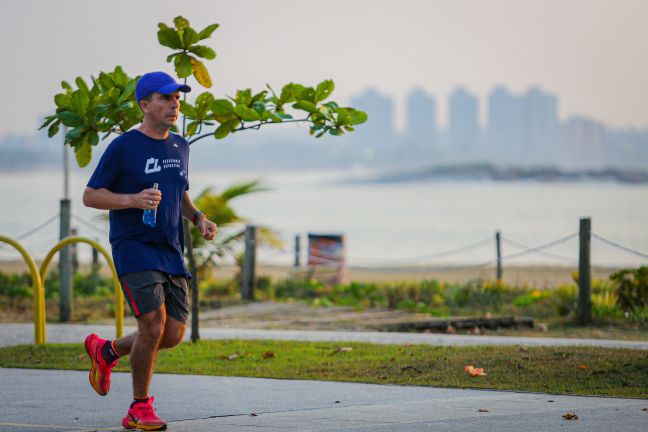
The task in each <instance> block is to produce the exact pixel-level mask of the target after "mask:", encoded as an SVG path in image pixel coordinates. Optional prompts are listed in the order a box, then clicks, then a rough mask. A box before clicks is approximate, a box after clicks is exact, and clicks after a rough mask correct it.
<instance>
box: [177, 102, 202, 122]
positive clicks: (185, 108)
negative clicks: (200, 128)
mask: <svg viewBox="0 0 648 432" xmlns="http://www.w3.org/2000/svg"><path fill="white" fill-rule="evenodd" d="M180 112H181V113H182V114H184V115H185V116H187V117H189V118H192V119H195V118H198V114H197V113H196V109H195V108H194V107H193V106H191V104H189V103H188V102H185V101H180Z"/></svg>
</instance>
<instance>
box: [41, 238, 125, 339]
mask: <svg viewBox="0 0 648 432" xmlns="http://www.w3.org/2000/svg"><path fill="white" fill-rule="evenodd" d="M72 243H87V244H89V245H90V246H92V247H93V248H95V249H96V250H97V251H99V253H101V255H103V256H104V258H105V259H106V261H107V262H108V266H109V267H110V270H111V271H112V275H113V280H114V281H115V334H116V335H117V337H118V338H120V337H122V336H123V335H124V295H123V294H122V290H121V285H120V284H119V278H118V277H117V270H115V264H114V263H113V260H112V257H111V256H110V254H109V253H108V252H107V251H106V249H104V248H103V247H102V246H101V245H100V244H99V243H97V242H96V241H94V240H90V239H88V238H85V237H66V238H64V239H63V240H61V241H60V242H58V243H57V244H56V245H55V246H54V247H53V248H52V249H51V250H50V251H49V253H48V254H47V256H46V257H45V259H44V260H43V263H42V264H41V268H40V279H41V280H42V281H43V283H45V276H46V274H47V268H48V267H49V264H50V262H51V261H52V258H53V257H54V255H55V254H56V253H57V252H58V251H59V250H61V249H63V248H64V247H65V246H68V245H70V244H72ZM44 304H45V303H44V302H43V310H42V316H43V318H44V316H45V306H44ZM43 334H45V327H43Z"/></svg>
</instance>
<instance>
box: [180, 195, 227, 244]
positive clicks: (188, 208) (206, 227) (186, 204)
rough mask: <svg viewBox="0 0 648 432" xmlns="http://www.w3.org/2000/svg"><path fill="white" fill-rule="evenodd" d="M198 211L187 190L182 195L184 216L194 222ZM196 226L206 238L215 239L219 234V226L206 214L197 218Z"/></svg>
mask: <svg viewBox="0 0 648 432" xmlns="http://www.w3.org/2000/svg"><path fill="white" fill-rule="evenodd" d="M198 211H199V210H198V208H197V207H196V206H195V205H194V203H193V201H192V200H191V197H190V196H189V193H188V192H187V191H185V193H184V194H183V195H182V216H184V217H185V218H186V219H189V220H190V221H192V222H193V217H194V215H195V214H196V213H198ZM196 228H198V231H200V235H202V236H203V238H204V239H205V240H214V237H215V236H216V234H218V227H217V226H216V224H215V223H214V222H212V221H210V220H208V219H207V218H206V217H205V215H204V214H201V215H200V217H199V218H198V219H196Z"/></svg>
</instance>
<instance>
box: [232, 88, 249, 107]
mask: <svg viewBox="0 0 648 432" xmlns="http://www.w3.org/2000/svg"><path fill="white" fill-rule="evenodd" d="M234 101H235V102H236V104H237V105H245V106H248V105H250V102H251V101H252V90H251V89H245V90H237V91H236V97H235V98H234Z"/></svg>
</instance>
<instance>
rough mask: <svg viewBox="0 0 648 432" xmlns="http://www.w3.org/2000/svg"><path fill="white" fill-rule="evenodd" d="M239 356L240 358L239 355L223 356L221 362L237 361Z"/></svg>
mask: <svg viewBox="0 0 648 432" xmlns="http://www.w3.org/2000/svg"><path fill="white" fill-rule="evenodd" d="M238 356H239V355H238V354H230V355H227V356H224V355H223V356H220V359H221V360H235V359H237V358H238Z"/></svg>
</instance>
